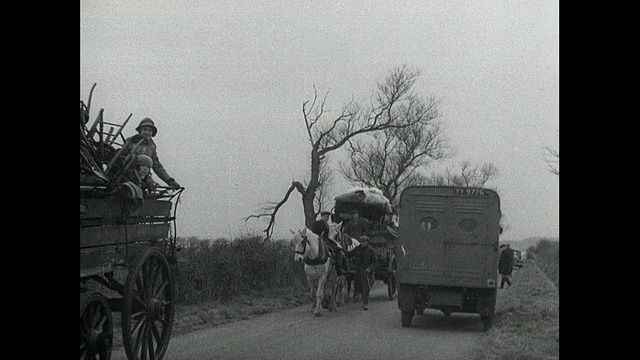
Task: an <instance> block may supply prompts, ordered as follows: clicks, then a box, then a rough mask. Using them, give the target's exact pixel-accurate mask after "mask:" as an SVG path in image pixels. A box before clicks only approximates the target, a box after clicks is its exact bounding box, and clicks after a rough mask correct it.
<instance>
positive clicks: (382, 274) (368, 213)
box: [333, 189, 398, 300]
mask: <svg viewBox="0 0 640 360" xmlns="http://www.w3.org/2000/svg"><path fill="white" fill-rule="evenodd" d="M335 201H336V204H335V208H334V214H333V221H334V222H336V223H340V222H342V223H343V224H345V223H347V222H348V221H349V220H350V218H351V213H352V211H353V210H356V209H357V210H359V211H360V213H361V216H362V217H364V218H366V219H367V220H369V221H370V222H371V224H372V229H371V231H370V232H369V234H368V236H369V238H370V241H369V245H370V246H371V247H373V249H374V250H375V252H376V255H377V258H378V268H377V269H376V270H375V273H374V276H375V279H376V280H382V281H383V282H384V283H385V284H386V285H387V295H388V296H389V300H394V299H395V298H396V296H397V294H398V282H397V280H396V270H397V262H396V250H395V249H396V244H397V240H398V235H397V230H396V228H395V227H394V226H393V223H392V222H391V216H392V210H391V204H390V203H389V200H387V199H386V198H385V197H384V196H383V195H382V193H381V192H380V191H379V190H378V189H362V190H355V191H351V192H348V193H346V194H343V195H340V196H337V197H336V198H335ZM356 240H357V239H356Z"/></svg>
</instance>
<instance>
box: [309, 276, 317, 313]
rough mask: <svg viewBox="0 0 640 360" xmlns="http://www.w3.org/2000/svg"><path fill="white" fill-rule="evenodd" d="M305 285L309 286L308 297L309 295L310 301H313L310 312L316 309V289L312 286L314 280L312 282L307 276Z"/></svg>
mask: <svg viewBox="0 0 640 360" xmlns="http://www.w3.org/2000/svg"><path fill="white" fill-rule="evenodd" d="M307 283H308V284H309V290H310V293H309V295H310V297H311V299H312V300H313V301H312V302H311V311H313V310H314V309H315V308H316V301H315V300H316V299H315V296H316V291H317V287H316V286H314V283H315V280H313V279H312V278H310V277H308V276H307Z"/></svg>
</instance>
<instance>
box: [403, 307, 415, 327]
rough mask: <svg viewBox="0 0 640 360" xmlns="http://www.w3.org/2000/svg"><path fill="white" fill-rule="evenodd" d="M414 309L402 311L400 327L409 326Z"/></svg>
mask: <svg viewBox="0 0 640 360" xmlns="http://www.w3.org/2000/svg"><path fill="white" fill-rule="evenodd" d="M414 313H415V310H411V311H402V327H411V320H413V314H414Z"/></svg>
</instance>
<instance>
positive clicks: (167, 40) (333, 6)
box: [79, 0, 560, 240]
mask: <svg viewBox="0 0 640 360" xmlns="http://www.w3.org/2000/svg"><path fill="white" fill-rule="evenodd" d="M80 7H81V12H80V94H79V95H80V99H81V100H84V101H85V103H86V101H87V99H88V95H89V91H90V89H91V86H92V85H93V84H94V83H97V86H96V89H95V91H94V95H93V99H92V104H91V107H92V111H91V120H90V121H91V123H92V122H93V121H94V119H95V116H96V115H97V113H98V110H99V109H100V108H104V109H105V113H104V115H105V119H106V121H109V122H118V123H121V122H123V121H124V120H125V119H126V118H127V116H128V115H129V114H130V113H133V116H132V119H131V121H130V123H129V124H128V125H127V127H126V128H125V135H126V136H131V135H133V134H134V133H135V127H136V126H137V124H138V123H139V121H140V120H141V119H143V118H144V117H151V118H152V119H153V120H154V121H155V123H156V126H157V127H158V134H157V136H156V137H155V141H156V143H157V144H158V148H159V149H158V155H159V158H160V160H161V161H162V164H163V165H164V166H165V168H166V169H167V170H168V172H169V174H171V175H172V176H173V177H175V178H176V180H177V181H178V182H179V183H180V184H181V185H182V186H184V187H186V188H187V190H186V191H185V193H184V194H183V196H182V198H181V202H180V204H179V206H178V212H177V217H178V229H177V231H178V235H179V236H184V237H186V236H197V237H200V238H218V237H227V238H229V237H235V236H237V235H240V234H246V233H260V232H261V231H262V230H264V228H266V225H267V222H266V220H265V221H255V220H250V221H249V222H248V223H245V222H244V220H243V219H244V218H245V217H246V216H248V215H250V214H253V213H255V212H257V207H258V206H259V205H261V204H263V203H265V202H269V201H276V202H277V201H279V200H281V199H282V198H283V196H284V194H285V192H286V191H287V189H288V188H289V186H290V185H291V181H292V180H300V181H304V180H306V179H308V173H309V157H310V145H309V143H308V141H307V139H306V133H305V129H304V122H303V118H302V103H303V102H304V101H307V100H311V99H312V97H313V94H314V90H313V86H314V85H315V86H316V88H317V89H318V90H319V91H320V92H321V93H324V92H326V91H327V90H329V99H328V104H329V107H330V108H331V109H334V110H336V111H337V110H338V109H339V108H340V106H342V105H344V104H345V103H347V102H348V101H349V100H351V98H352V97H353V98H355V99H356V100H365V101H366V99H367V98H368V97H369V96H370V95H371V93H372V92H373V91H374V89H375V84H376V81H378V80H381V79H382V78H383V77H384V76H386V75H387V74H388V73H389V71H390V70H391V69H393V68H394V67H396V66H399V65H402V64H408V65H410V66H415V67H418V68H420V69H421V70H422V72H423V75H422V76H421V77H420V78H419V81H418V83H417V84H416V90H418V91H419V92H420V93H422V94H424V95H425V96H434V97H436V98H437V99H440V100H441V103H442V106H441V111H442V120H443V121H444V122H445V123H446V134H447V136H448V137H449V138H450V139H451V145H452V146H453V147H454V148H455V149H456V150H457V155H456V158H455V159H456V160H458V161H459V160H462V159H471V160H472V161H474V162H476V163H480V162H491V163H493V164H495V165H496V166H497V167H498V168H499V169H500V171H501V175H500V177H499V178H498V179H496V180H495V181H493V182H491V183H488V184H487V185H490V186H495V187H497V189H498V191H499V193H500V195H501V203H502V211H503V213H504V216H505V219H504V221H505V223H507V224H508V226H509V229H508V231H507V232H505V234H504V236H503V238H505V239H507V240H520V239H523V238H527V237H532V236H553V237H558V236H559V226H560V221H559V177H558V176H555V175H552V174H551V173H550V172H549V171H548V170H547V165H546V163H545V162H544V146H545V145H548V146H550V147H553V148H555V149H559V134H558V131H559V17H558V1H557V0H526V1H524V0H506V1H505V0H464V1H456V0H453V1H451V0H449V1H444V0H443V1H424V0H397V1H375V0H366V1H365V0H349V1H308V0H268V1H262V0H261V1H250V2H249V1H235V0H234V1H221V0H218V1H197V0H181V1H169V0H166V1H135V2H134V1H97V0H83V1H81V3H80ZM336 165H337V164H336ZM156 178H157V177H156ZM156 181H158V182H161V180H159V179H156ZM350 187H351V186H350V185H349V184H347V183H346V182H344V181H338V183H337V184H336V185H335V186H334V189H333V191H334V195H338V194H340V193H341V192H344V191H346V190H347V189H349V188H350ZM303 226H304V215H303V212H302V205H301V200H300V196H299V195H298V194H297V193H293V194H292V196H291V197H290V199H289V202H288V203H287V204H286V205H285V206H284V207H283V208H282V209H281V211H280V212H279V213H278V217H277V223H276V227H275V232H274V236H275V237H288V234H289V229H290V228H291V229H299V228H302V227H303Z"/></svg>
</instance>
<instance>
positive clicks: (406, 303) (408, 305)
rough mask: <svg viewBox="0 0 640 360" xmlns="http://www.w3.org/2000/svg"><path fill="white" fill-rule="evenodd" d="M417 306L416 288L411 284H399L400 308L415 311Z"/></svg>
mask: <svg viewBox="0 0 640 360" xmlns="http://www.w3.org/2000/svg"><path fill="white" fill-rule="evenodd" d="M415 308H416V300H415V294H414V289H413V287H412V286H411V285H407V284H399V287H398V309H400V311H413V310H414V309H415Z"/></svg>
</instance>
